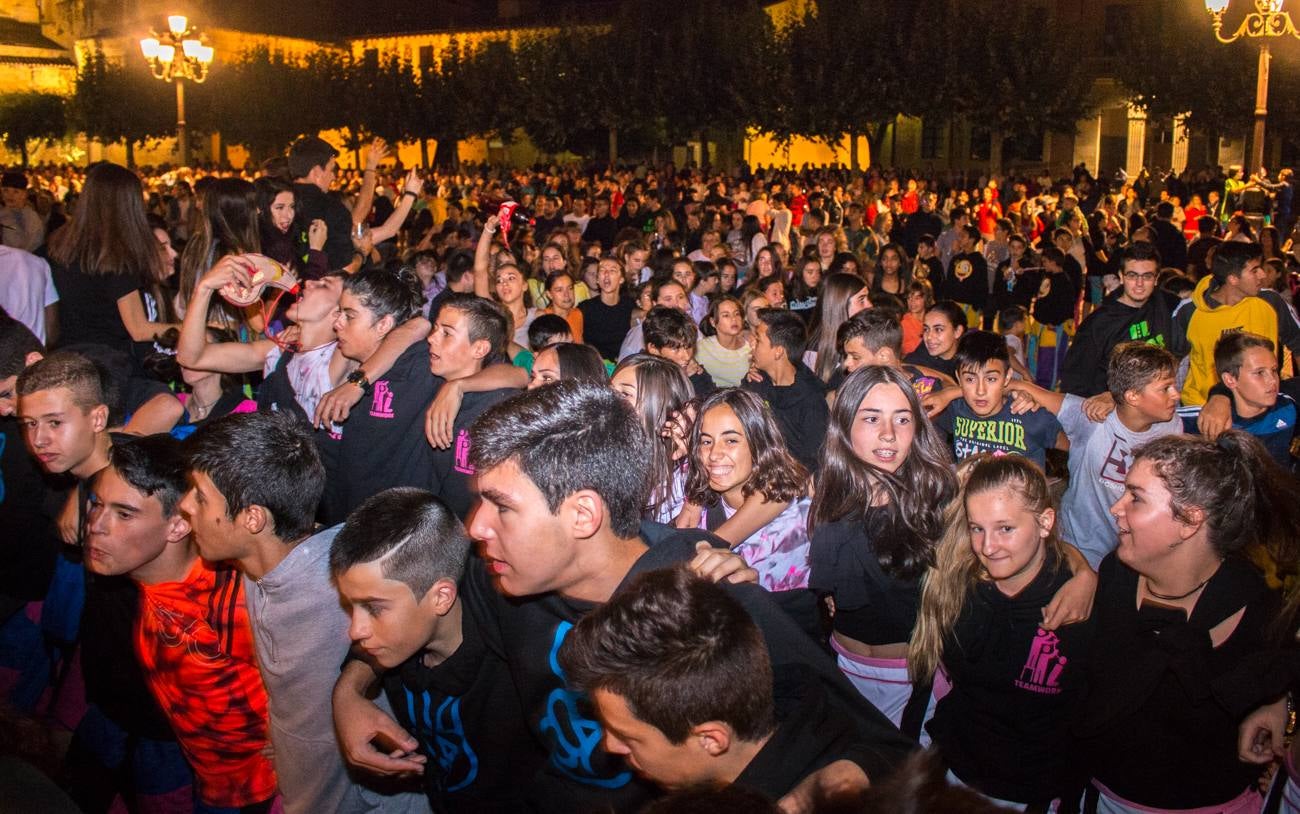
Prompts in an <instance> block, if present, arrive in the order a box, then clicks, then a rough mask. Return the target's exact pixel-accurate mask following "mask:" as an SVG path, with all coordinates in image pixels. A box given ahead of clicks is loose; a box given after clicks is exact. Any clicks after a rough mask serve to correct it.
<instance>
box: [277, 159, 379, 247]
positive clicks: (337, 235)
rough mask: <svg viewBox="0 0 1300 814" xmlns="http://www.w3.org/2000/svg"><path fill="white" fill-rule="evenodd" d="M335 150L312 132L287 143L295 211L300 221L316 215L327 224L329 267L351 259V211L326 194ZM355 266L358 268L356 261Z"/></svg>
mask: <svg viewBox="0 0 1300 814" xmlns="http://www.w3.org/2000/svg"><path fill="white" fill-rule="evenodd" d="M338 154H339V151H338V150H336V149H334V147H333V145H331V144H330V143H329V142H327V141H325V140H324V139H321V138H318V137H316V136H303V137H302V138H300V139H298V140H297V141H295V142H294V143H293V144H292V145H291V146H290V147H289V175H290V176H292V177H293V194H294V195H295V196H296V198H297V201H298V213H299V215H301V216H302V218H303V223H311V222H312V221H313V220H317V219H319V220H323V221H325V225H326V226H327V227H328V228H329V231H328V233H327V234H326V236H325V256H326V257H327V258H329V267H330V268H331V269H341V268H344V267H345V266H348V265H349V264H352V263H354V262H355V260H354V257H353V254H354V249H353V247H352V239H351V234H352V215H351V213H349V212H348V208H347V207H346V206H344V205H343V202H342V201H340V200H339V199H338V198H334V197H331V196H330V194H329V191H330V187H331V186H333V184H334V173H335V172H336V171H337V170H338ZM366 172H367V173H371V172H374V171H373V170H366ZM356 267H357V268H359V267H360V264H357V265H356Z"/></svg>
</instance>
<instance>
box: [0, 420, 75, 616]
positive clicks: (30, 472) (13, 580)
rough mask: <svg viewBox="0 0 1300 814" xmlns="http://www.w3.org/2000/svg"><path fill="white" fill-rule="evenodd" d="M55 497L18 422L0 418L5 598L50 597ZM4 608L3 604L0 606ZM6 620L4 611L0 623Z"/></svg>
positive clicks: (1, 583) (0, 592) (0, 579)
mask: <svg viewBox="0 0 1300 814" xmlns="http://www.w3.org/2000/svg"><path fill="white" fill-rule="evenodd" d="M53 492H54V490H53V489H52V488H51V485H50V482H49V480H47V477H46V476H45V475H44V473H42V472H41V469H40V467H39V466H37V464H36V461H35V460H34V459H33V458H32V456H31V455H29V454H28V452H27V447H26V444H25V443H24V441H23V431H22V426H21V425H20V424H19V423H18V420H17V419H15V418H0V529H3V532H2V533H0V561H3V562H4V567H3V568H0V597H7V598H9V599H11V600H17V601H20V602H35V601H39V600H41V599H44V598H45V592H46V590H47V589H48V588H49V586H50V576H51V575H52V574H53V573H54V558H55V556H56V555H57V554H58V551H59V546H60V542H59V539H58V537H57V536H56V535H55V533H54V517H55V515H54V513H53V512H52V511H51V510H52V508H53V504H54V503H55V501H53V500H52V499H51V497H52V494H53ZM4 604H6V603H5V602H4V600H0V607H3V605H4ZM8 604H9V605H10V607H9V610H12V609H13V605H12V603H8ZM5 618H6V613H5V612H4V611H3V610H0V622H3V621H4V619H5Z"/></svg>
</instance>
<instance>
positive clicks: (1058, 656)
mask: <svg viewBox="0 0 1300 814" xmlns="http://www.w3.org/2000/svg"><path fill="white" fill-rule="evenodd" d="M970 461H971V463H968V464H965V465H963V469H965V470H966V472H967V477H966V484H965V486H964V487H963V489H962V494H961V496H960V498H959V500H958V501H956V502H955V504H954V508H953V510H952V511H951V512H950V519H949V522H948V529H947V532H946V533H945V535H944V539H943V542H941V543H940V545H939V548H938V550H937V552H936V556H935V561H936V565H935V566H934V567H933V568H932V569H931V570H930V572H929V573H928V574H927V575H926V579H925V589H924V591H923V593H922V599H921V612H920V615H919V617H918V619H917V627H916V632H915V634H914V635H913V637H912V641H911V644H910V646H909V648H908V663H909V667H910V669H911V673H912V677H913V678H914V679H915V680H916V681H917V682H918V683H921V682H924V681H927V680H929V679H930V678H931V677H932V676H933V675H934V672H935V670H936V668H937V667H938V666H939V664H940V663H942V665H943V669H944V672H945V674H946V677H947V678H948V680H949V681H950V682H951V684H952V689H951V690H950V691H949V692H948V693H947V694H946V695H944V696H943V698H942V699H940V700H939V702H938V704H937V705H936V707H935V710H934V718H933V719H932V720H931V721H930V722H929V724H928V725H927V726H926V729H927V730H928V732H929V734H930V736H931V738H932V739H933V742H934V744H935V746H937V747H938V750H939V753H940V754H941V755H942V756H943V759H944V761H945V763H946V764H947V765H948V767H949V769H950V770H951V772H950V773H951V774H952V775H953V776H954V777H955V779H956V780H957V781H959V782H961V783H963V784H965V785H968V786H971V787H973V788H975V789H976V790H978V791H980V792H982V793H984V794H986V795H988V796H990V797H992V798H994V799H995V800H997V801H998V802H1000V803H1013V804H1015V805H1016V806H1017V807H1021V806H1030V807H1034V806H1038V807H1041V808H1040V809H1038V810H1046V806H1048V805H1050V803H1051V802H1052V801H1053V800H1056V799H1059V798H1061V797H1063V796H1066V795H1067V793H1068V792H1069V791H1070V790H1072V789H1077V788H1078V787H1079V778H1078V777H1076V776H1075V770H1074V767H1075V766H1076V765H1077V761H1075V760H1073V759H1072V758H1073V755H1072V753H1071V751H1070V750H1069V748H1068V747H1067V745H1068V743H1069V726H1070V723H1071V710H1072V709H1074V708H1075V707H1076V706H1077V704H1078V701H1079V696H1080V694H1081V692H1082V689H1083V679H1084V661H1085V659H1086V658H1087V654H1088V647H1089V643H1090V641H1091V638H1092V635H1091V634H1092V628H1091V626H1090V625H1087V624H1075V625H1067V626H1065V627H1062V628H1059V629H1058V630H1055V631H1049V630H1045V629H1044V628H1043V627H1042V622H1043V608H1044V607H1045V606H1046V605H1047V604H1048V603H1050V602H1051V600H1052V597H1053V596H1054V594H1055V593H1056V592H1057V591H1058V590H1060V588H1061V587H1062V586H1064V585H1065V584H1066V582H1068V581H1069V579H1070V570H1069V567H1068V559H1067V554H1066V551H1065V548H1064V544H1063V543H1062V542H1061V538H1060V535H1059V534H1057V531H1056V513H1055V511H1054V510H1053V509H1052V500H1051V493H1050V492H1049V490H1048V486H1047V478H1046V477H1045V476H1044V475H1043V472H1042V470H1041V469H1039V468H1038V467H1037V466H1035V465H1034V464H1033V463H1031V462H1030V461H1029V460H1028V459H1026V458H1023V457H1021V456H1019V455H1005V456H999V457H995V456H992V455H987V454H985V455H979V456H977V457H974V458H971V459H970Z"/></svg>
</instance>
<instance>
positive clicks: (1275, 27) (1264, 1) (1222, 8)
mask: <svg viewBox="0 0 1300 814" xmlns="http://www.w3.org/2000/svg"><path fill="white" fill-rule="evenodd" d="M1228 3H1229V0H1205V9H1206V10H1207V11H1209V12H1210V15H1211V17H1213V25H1214V36H1215V38H1216V39H1218V41H1219V42H1222V43H1225V44H1227V43H1231V42H1236V41H1237V40H1239V39H1241V38H1242V37H1249V38H1251V39H1258V40H1260V43H1259V75H1258V77H1257V79H1256V84H1255V138H1254V143H1253V144H1252V145H1251V150H1250V161H1251V165H1250V166H1249V167H1247V168H1246V172H1247V173H1250V172H1256V171H1258V170H1259V168H1260V167H1262V166H1263V165H1264V121H1265V119H1267V118H1268V63H1269V60H1270V59H1271V58H1272V57H1271V55H1270V54H1269V50H1268V43H1269V39H1271V38H1275V37H1295V38H1296V39H1300V31H1297V30H1296V27H1295V23H1293V22H1292V21H1291V15H1290V14H1288V13H1287V12H1285V11H1283V10H1282V0H1255V10H1254V11H1252V12H1251V13H1249V14H1247V15H1246V18H1245V19H1244V20H1242V21H1241V25H1240V26H1238V28H1237V30H1236V31H1235V32H1233V33H1232V34H1231V35H1230V36H1224V34H1223V15H1224V12H1226V11H1227V10H1228Z"/></svg>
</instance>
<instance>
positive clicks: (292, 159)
mask: <svg viewBox="0 0 1300 814" xmlns="http://www.w3.org/2000/svg"><path fill="white" fill-rule="evenodd" d="M338 154H339V151H338V150H336V149H334V146H333V145H332V144H330V143H329V142H328V141H326V140H325V139H323V138H319V137H318V136H303V137H302V138H300V139H298V140H297V141H295V142H294V143H293V144H292V145H290V146H289V174H290V175H292V176H293V177H294V179H295V180H296V179H298V178H306V177H307V175H308V173H310V172H311V171H312V170H313V169H314V168H316V167H324V166H325V165H326V164H328V163H330V159H331V158H335V157H336V156H338Z"/></svg>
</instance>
